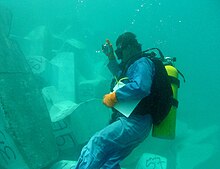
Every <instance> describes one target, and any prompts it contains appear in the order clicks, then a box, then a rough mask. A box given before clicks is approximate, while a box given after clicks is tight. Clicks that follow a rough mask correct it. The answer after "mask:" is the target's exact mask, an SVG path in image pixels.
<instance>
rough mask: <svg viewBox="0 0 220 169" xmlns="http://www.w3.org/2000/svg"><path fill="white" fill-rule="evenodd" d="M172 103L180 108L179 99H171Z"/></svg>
mask: <svg viewBox="0 0 220 169" xmlns="http://www.w3.org/2000/svg"><path fill="white" fill-rule="evenodd" d="M171 105H172V106H174V107H176V108H178V105H179V102H178V100H177V99H175V98H173V97H172V99H171Z"/></svg>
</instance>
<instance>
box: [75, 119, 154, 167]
mask: <svg viewBox="0 0 220 169" xmlns="http://www.w3.org/2000/svg"><path fill="white" fill-rule="evenodd" d="M151 121H152V120H151V117H150V116H142V117H134V118H133V117H132V118H126V117H121V118H120V120H118V121H116V122H114V123H112V124H111V125H109V126H107V127H105V128H104V129H103V130H101V131H100V132H98V133H97V134H95V135H94V136H93V137H92V138H91V139H90V141H89V142H88V144H87V145H86V146H85V147H84V148H83V150H82V153H81V156H80V158H79V161H78V163H77V166H76V169H99V168H101V167H102V166H103V167H102V168H105V169H116V167H119V165H118V163H119V162H120V161H121V160H122V159H124V158H125V157H126V156H127V155H128V154H129V153H130V152H131V151H132V150H133V148H134V147H135V146H137V145H138V144H139V143H140V142H141V141H143V140H144V138H145V137H146V136H147V135H148V133H149V131H150V128H151V124H152V122H151ZM134 145H135V146H134ZM131 147H132V148H131ZM114 167H115V168H114Z"/></svg>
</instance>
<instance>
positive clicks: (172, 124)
mask: <svg viewBox="0 0 220 169" xmlns="http://www.w3.org/2000/svg"><path fill="white" fill-rule="evenodd" d="M165 69H166V71H167V74H168V76H169V77H170V79H173V80H171V87H172V92H173V100H174V101H173V104H172V107H171V109H170V111H169V113H168V115H167V116H166V117H165V119H164V120H163V121H162V122H161V123H160V124H159V125H153V130H152V136H153V137H158V138H164V139H174V138H175V132H176V112H177V108H178V101H177V95H178V88H179V80H178V71H177V69H176V68H175V67H174V66H172V65H166V66H165Z"/></svg>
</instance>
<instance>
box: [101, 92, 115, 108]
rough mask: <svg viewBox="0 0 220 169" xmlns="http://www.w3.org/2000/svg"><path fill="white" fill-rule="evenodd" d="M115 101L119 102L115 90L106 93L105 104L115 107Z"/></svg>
mask: <svg viewBox="0 0 220 169" xmlns="http://www.w3.org/2000/svg"><path fill="white" fill-rule="evenodd" d="M115 103H117V98H116V94H115V92H112V93H109V94H106V95H104V97H103V104H105V105H106V106H107V107H114V105H115Z"/></svg>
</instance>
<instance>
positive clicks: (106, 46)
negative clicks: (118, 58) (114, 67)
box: [102, 39, 115, 60]
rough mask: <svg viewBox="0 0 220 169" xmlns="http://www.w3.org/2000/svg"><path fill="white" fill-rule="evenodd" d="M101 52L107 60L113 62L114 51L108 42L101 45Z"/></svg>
mask: <svg viewBox="0 0 220 169" xmlns="http://www.w3.org/2000/svg"><path fill="white" fill-rule="evenodd" d="M102 52H103V53H104V54H105V55H106V56H108V58H109V60H113V59H115V55H114V50H113V46H112V44H111V42H110V40H108V39H107V40H106V43H105V44H104V45H102Z"/></svg>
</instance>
